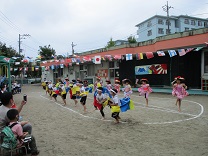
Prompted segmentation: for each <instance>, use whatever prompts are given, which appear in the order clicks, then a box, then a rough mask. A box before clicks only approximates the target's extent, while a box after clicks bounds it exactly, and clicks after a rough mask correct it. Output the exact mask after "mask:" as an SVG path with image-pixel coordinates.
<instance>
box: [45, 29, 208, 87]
mask: <svg viewBox="0 0 208 156" xmlns="http://www.w3.org/2000/svg"><path fill="white" fill-rule="evenodd" d="M207 42H208V28H202V29H197V30H190V31H186V32H180V33H175V34H171V35H166V36H161V37H157V38H155V39H151V40H148V41H144V42H139V43H136V44H123V45H119V46H115V47H111V48H109V49H106V48H103V49H96V50H92V51H87V52H84V53H79V54H77V55H76V56H73V57H70V58H67V59H64V60H50V61H43V62H42V63H41V66H42V69H43V70H42V80H44V79H46V80H52V81H53V82H54V81H56V79H57V78H62V79H64V78H65V77H69V79H70V80H72V79H76V78H81V79H86V80H88V81H89V83H93V82H94V81H95V77H96V76H100V77H101V78H102V80H103V81H105V80H106V79H110V80H111V82H112V83H114V80H115V79H119V80H122V79H124V78H128V79H130V80H131V81H132V84H134V82H135V80H136V79H141V78H147V79H148V80H149V82H150V84H151V86H158V87H165V86H170V85H171V82H172V81H173V80H174V77H176V76H178V75H180V76H183V77H185V79H186V84H187V86H189V88H192V89H202V90H204V91H208V46H207V45H208V43H207ZM99 59H101V62H100V60H99ZM97 63H98V64H97Z"/></svg>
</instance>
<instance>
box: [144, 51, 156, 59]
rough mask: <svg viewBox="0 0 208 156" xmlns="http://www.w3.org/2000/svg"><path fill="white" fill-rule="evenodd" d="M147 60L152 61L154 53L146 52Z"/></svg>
mask: <svg viewBox="0 0 208 156" xmlns="http://www.w3.org/2000/svg"><path fill="white" fill-rule="evenodd" d="M146 56H147V59H151V58H153V57H154V54H153V52H146Z"/></svg>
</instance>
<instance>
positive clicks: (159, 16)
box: [136, 15, 177, 27]
mask: <svg viewBox="0 0 208 156" xmlns="http://www.w3.org/2000/svg"><path fill="white" fill-rule="evenodd" d="M157 17H158V18H167V16H162V15H154V16H152V17H150V18H148V19H146V20H145V21H143V22H141V23H139V24H137V25H136V27H138V26H139V25H140V24H143V23H145V22H147V21H149V20H151V19H153V18H157ZM169 18H170V19H177V18H176V17H172V16H170V17H169Z"/></svg>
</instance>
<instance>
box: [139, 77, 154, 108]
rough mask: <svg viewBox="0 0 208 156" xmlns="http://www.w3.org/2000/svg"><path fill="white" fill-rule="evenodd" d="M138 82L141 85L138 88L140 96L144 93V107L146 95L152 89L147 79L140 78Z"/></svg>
mask: <svg viewBox="0 0 208 156" xmlns="http://www.w3.org/2000/svg"><path fill="white" fill-rule="evenodd" d="M140 82H141V83H142V84H141V87H140V88H138V92H139V95H140V96H141V95H144V98H145V99H146V107H148V96H149V94H150V93H151V92H152V89H151V88H150V86H149V84H148V80H147V79H141V80H140Z"/></svg>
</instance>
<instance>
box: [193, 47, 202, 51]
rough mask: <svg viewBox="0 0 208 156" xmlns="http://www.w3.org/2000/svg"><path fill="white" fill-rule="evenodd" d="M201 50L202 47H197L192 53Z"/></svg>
mask: <svg viewBox="0 0 208 156" xmlns="http://www.w3.org/2000/svg"><path fill="white" fill-rule="evenodd" d="M202 48H204V47H197V48H196V49H195V50H194V51H199V50H201V49H202Z"/></svg>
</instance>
